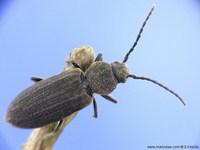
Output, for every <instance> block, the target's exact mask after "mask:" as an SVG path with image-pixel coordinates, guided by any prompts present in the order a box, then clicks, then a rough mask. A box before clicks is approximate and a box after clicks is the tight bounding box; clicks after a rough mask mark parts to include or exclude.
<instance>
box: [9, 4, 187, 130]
mask: <svg viewBox="0 0 200 150" xmlns="http://www.w3.org/2000/svg"><path fill="white" fill-rule="evenodd" d="M154 7H155V6H153V7H152V8H151V10H150V12H149V14H148V15H147V17H146V19H145V21H144V22H143V25H142V27H141V29H140V31H139V34H138V36H137V38H136V41H135V42H134V44H133V46H132V47H131V49H130V50H129V51H128V53H127V54H126V55H125V58H124V60H123V62H117V61H115V62H113V63H107V62H104V61H102V59H103V58H102V54H99V55H98V56H97V57H96V59H95V61H94V62H89V63H88V64H84V63H83V64H79V63H77V62H76V61H74V60H73V59H68V60H67V61H68V63H70V64H71V65H72V66H73V68H71V69H68V70H67V71H64V72H62V73H60V74H58V75H55V76H52V77H50V78H47V79H44V80H43V79H41V78H35V77H33V78H32V80H33V81H35V82H37V83H36V84H34V85H32V86H30V87H29V88H27V89H25V90H24V91H22V92H21V93H20V94H19V95H18V96H17V97H16V98H15V99H14V100H13V102H12V103H11V104H10V106H9V108H8V110H7V113H6V121H7V122H8V123H10V124H12V125H14V126H16V127H20V128H38V127H42V126H45V125H47V124H50V123H53V122H57V121H58V122H59V126H57V127H56V128H55V131H57V130H58V128H59V127H60V124H61V123H62V120H63V119H64V118H65V117H67V116H68V115H70V114H72V113H74V112H76V111H79V110H81V109H83V108H85V107H86V106H88V105H89V104H91V103H93V106H94V117H97V116H98V111H97V103H96V100H95V98H94V93H97V94H100V95H101V96H102V97H104V98H105V99H107V100H110V101H111V102H114V103H117V100H116V99H114V98H113V97H111V96H110V95H109V94H110V93H111V92H112V91H113V90H114V89H115V88H116V87H117V85H118V84H119V83H125V82H126V80H127V78H133V79H141V80H147V81H150V82H153V83H154V84H157V85H159V86H160V87H162V88H164V89H165V90H167V91H169V92H170V93H172V94H173V95H175V96H176V97H177V98H178V99H179V100H180V101H181V102H182V103H183V104H184V105H185V103H184V101H183V100H182V99H181V97H180V96H179V95H178V94H176V93H175V92H174V91H172V90H170V89H169V88H167V87H166V86H164V85H162V84H161V83H158V82H157V81H155V80H152V79H150V78H146V77H140V76H136V75H132V74H130V73H129V69H128V67H127V66H126V64H125V63H126V62H127V60H128V57H129V55H130V54H131V52H132V51H133V50H134V48H135V47H136V45H137V43H138V41H139V39H140V37H141V33H142V31H143V29H144V26H145V25H146V22H147V20H148V19H149V17H150V15H151V14H152V12H153V10H154Z"/></svg>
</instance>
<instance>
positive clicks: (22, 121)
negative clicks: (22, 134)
mask: <svg viewBox="0 0 200 150" xmlns="http://www.w3.org/2000/svg"><path fill="white" fill-rule="evenodd" d="M84 76H85V75H84V73H83V72H82V71H81V70H80V69H72V70H69V71H65V72H62V73H60V74H58V75H55V76H52V77H50V78H48V79H45V80H42V81H40V82H38V83H36V84H34V85H33V86H31V87H29V88H27V89H25V90H24V91H23V92H21V93H20V94H19V95H18V96H17V97H16V98H15V100H14V101H13V102H12V103H11V104H10V106H9V108H8V110H7V114H6V121H7V122H8V123H10V124H12V125H14V126H17V127H21V128H37V127H41V126H44V125H47V124H50V123H52V122H56V121H59V120H61V119H63V118H64V117H66V116H68V115H70V114H72V113H74V112H76V111H78V110H80V109H82V108H84V107H86V106H88V105H89V104H90V103H91V102H92V93H91V91H90V88H89V86H88V84H87V80H85V77H84Z"/></svg>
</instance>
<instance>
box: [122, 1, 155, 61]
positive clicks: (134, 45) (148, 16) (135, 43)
mask: <svg viewBox="0 0 200 150" xmlns="http://www.w3.org/2000/svg"><path fill="white" fill-rule="evenodd" d="M155 7H156V5H155V4H154V5H153V6H152V8H151V10H150V12H149V14H148V15H147V17H146V19H145V20H144V22H143V24H142V27H141V28H140V31H139V33H138V35H137V38H136V40H135V42H134V44H133V46H132V47H131V49H130V50H129V52H128V53H127V54H126V56H125V58H124V60H123V63H125V62H126V61H127V60H128V57H129V55H130V54H131V52H132V51H133V50H134V48H135V47H136V45H137V43H138V41H139V39H140V37H141V34H142V31H143V30H144V26H145V25H146V23H147V20H148V19H149V18H150V16H151V14H152V12H153V10H154V8H155Z"/></svg>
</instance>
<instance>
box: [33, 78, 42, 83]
mask: <svg viewBox="0 0 200 150" xmlns="http://www.w3.org/2000/svg"><path fill="white" fill-rule="evenodd" d="M31 80H32V81H34V82H39V81H41V80H43V79H42V78H40V77H31Z"/></svg>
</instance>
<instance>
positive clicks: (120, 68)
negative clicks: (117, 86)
mask: <svg viewBox="0 0 200 150" xmlns="http://www.w3.org/2000/svg"><path fill="white" fill-rule="evenodd" d="M111 66H112V71H113V74H114V76H115V78H116V79H117V82H118V83H124V82H126V79H127V78H128V76H129V69H128V67H127V66H126V64H124V63H120V62H118V61H115V62H113V63H111Z"/></svg>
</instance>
